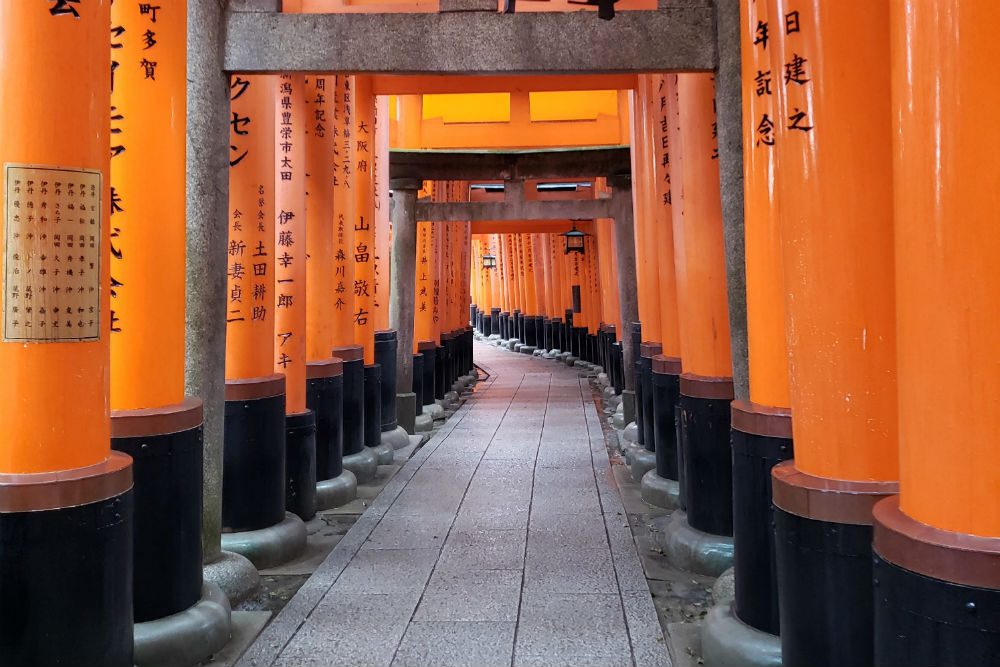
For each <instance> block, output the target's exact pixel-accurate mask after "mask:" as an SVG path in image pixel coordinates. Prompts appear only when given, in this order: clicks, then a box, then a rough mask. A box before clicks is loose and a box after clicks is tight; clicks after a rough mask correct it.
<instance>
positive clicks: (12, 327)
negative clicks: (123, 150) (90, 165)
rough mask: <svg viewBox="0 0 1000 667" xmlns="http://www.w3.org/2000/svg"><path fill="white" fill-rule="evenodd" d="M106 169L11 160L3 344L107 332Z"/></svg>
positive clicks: (78, 339)
mask: <svg viewBox="0 0 1000 667" xmlns="http://www.w3.org/2000/svg"><path fill="white" fill-rule="evenodd" d="M101 194H102V190H101V172H100V171H95V170H90V169H68V168H61V167H49V166H35V165H22V164H5V165H4V228H3V239H4V241H3V341H4V342H24V343H51V342H83V341H96V340H99V339H100V337H101V250H102V248H101V245H102V240H101V214H102V213H103V209H102V208H101V206H102V203H101Z"/></svg>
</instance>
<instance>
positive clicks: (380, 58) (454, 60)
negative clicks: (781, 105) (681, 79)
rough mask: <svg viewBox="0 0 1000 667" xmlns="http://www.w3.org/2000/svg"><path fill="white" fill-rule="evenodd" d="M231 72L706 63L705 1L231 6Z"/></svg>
mask: <svg viewBox="0 0 1000 667" xmlns="http://www.w3.org/2000/svg"><path fill="white" fill-rule="evenodd" d="M224 34H225V46H224V51H223V60H224V67H225V69H226V70H227V71H230V72H348V73H371V74H378V73H384V74H389V73H393V74H418V73H426V74H474V75H480V74H505V75H510V74H542V73H550V74H580V73H591V74H597V73H609V74H612V73H630V72H678V71H698V72H705V71H711V70H713V69H714V68H715V65H716V60H717V57H716V48H715V16H714V10H713V9H712V8H711V7H703V6H702V7H693V6H678V7H666V8H663V9H659V10H656V11H622V12H618V14H617V15H616V16H615V18H614V20H611V21H602V20H600V19H598V18H597V17H596V16H594V14H593V13H592V12H568V13H564V12H558V13H557V12H529V13H515V14H500V13H498V12H495V11H491V12H486V11H473V12H448V13H425V14H424V13H415V14H374V13H372V14H369V13H365V14H281V13H274V12H266V11H265V12H261V11H231V12H230V13H229V14H228V17H227V19H226V29H225V32H224Z"/></svg>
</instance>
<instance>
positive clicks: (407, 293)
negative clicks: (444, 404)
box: [389, 179, 420, 433]
mask: <svg viewBox="0 0 1000 667" xmlns="http://www.w3.org/2000/svg"><path fill="white" fill-rule="evenodd" d="M389 187H390V189H391V190H392V207H391V210H390V216H391V217H392V265H391V269H390V282H389V327H390V328H391V329H395V330H396V332H397V336H398V339H399V342H398V346H397V352H396V355H397V356H396V418H397V420H398V422H399V425H400V426H402V427H403V428H404V429H406V432H407V433H414V420H415V419H416V414H417V400H416V394H414V393H413V349H414V348H413V312H414V303H415V298H414V291H413V281H414V279H415V276H416V265H417V218H416V208H415V205H416V202H417V190H419V189H420V181H418V180H415V179H405V180H396V181H392V182H391V183H390V184H389Z"/></svg>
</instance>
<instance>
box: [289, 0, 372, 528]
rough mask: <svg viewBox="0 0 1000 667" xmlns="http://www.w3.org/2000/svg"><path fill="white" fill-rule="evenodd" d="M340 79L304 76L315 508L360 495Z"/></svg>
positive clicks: (308, 375) (308, 371)
mask: <svg viewBox="0 0 1000 667" xmlns="http://www.w3.org/2000/svg"><path fill="white" fill-rule="evenodd" d="M286 11H287V3H286ZM336 84H337V78H336V77H335V76H332V75H316V76H310V77H307V78H306V80H305V104H306V109H307V112H306V123H305V172H306V174H305V176H306V178H305V193H306V210H305V217H306V230H305V231H306V251H307V252H306V257H305V266H306V304H305V307H306V406H307V407H308V408H309V409H310V410H312V411H313V412H314V413H315V415H316V508H317V509H321V510H322V509H328V508H331V507H339V506H340V505H344V504H346V503H348V502H350V501H351V500H353V499H354V498H355V497H356V496H357V479H356V478H355V476H354V473H352V472H351V471H350V470H346V469H345V468H344V369H343V363H342V361H341V360H340V359H339V358H337V357H333V356H332V355H333V347H334V318H335V313H336V312H337V298H338V294H337V292H336V289H335V286H336V285H337V281H336V276H335V267H336V266H337V264H336V260H335V259H334V238H335V237H336V235H337V229H336V227H337V220H336V218H335V216H334V205H333V191H334V188H335V186H334V182H335V179H336V170H335V167H336V163H335V161H334V160H333V159H332V157H334V156H335V154H336V152H337V150H338V146H337V136H336V135H335V134H334V131H335V130H336V126H335V119H334V97H335V96H336V94H337V91H336Z"/></svg>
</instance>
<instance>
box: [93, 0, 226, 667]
mask: <svg viewBox="0 0 1000 667" xmlns="http://www.w3.org/2000/svg"><path fill="white" fill-rule="evenodd" d="M111 19H112V32H111V34H112V43H111V50H112V54H113V56H112V57H113V66H114V67H115V70H114V71H115V76H114V82H113V84H114V85H113V88H112V90H111V105H112V123H111V132H112V142H111V145H112V150H111V156H112V157H111V193H112V200H111V201H112V203H111V206H110V213H111V219H110V221H111V283H112V291H111V327H110V328H111V408H112V412H111V437H112V441H111V442H112V447H114V448H115V449H116V450H119V451H122V452H125V453H127V454H129V455H130V456H131V457H132V458H133V461H134V470H135V491H134V497H135V517H136V526H135V533H134V542H133V551H134V558H135V560H134V568H135V569H134V574H133V581H134V591H133V603H134V618H135V620H136V622H137V623H136V627H135V661H136V663H138V664H162V663H164V662H170V663H176V664H192V663H195V662H199V661H201V660H204V659H205V658H207V657H208V656H210V655H211V654H213V653H214V652H216V651H217V650H219V649H220V648H222V646H223V645H225V643H226V642H227V641H228V639H229V635H230V612H229V609H230V607H229V600H228V599H227V598H226V596H225V595H224V594H223V592H222V591H221V590H220V589H219V588H218V587H217V586H216V585H214V584H211V583H206V584H204V585H203V582H202V543H201V521H202V461H203V454H202V448H203V441H202V402H201V400H200V399H198V398H187V399H186V398H185V395H184V319H185V303H184V299H185V295H184V259H185V224H184V205H183V202H184V197H185V164H184V145H185V130H186V127H187V124H186V122H185V119H186V114H185V107H186V95H187V86H186V81H185V79H186V68H185V65H186V62H187V56H186V51H187V39H186V27H187V11H186V7H185V6H184V4H183V3H181V4H179V5H178V6H176V7H167V8H161V9H160V10H158V11H157V16H156V21H155V23H154V21H153V17H152V15H151V14H149V13H145V14H144V13H143V12H142V11H141V9H140V7H139V5H138V4H137V3H122V2H119V3H116V4H115V5H114V6H113V8H112V14H111ZM144 61H145V62H153V63H155V65H153V66H151V69H147V68H144V67H137V66H136V64H137V63H142V62H144ZM150 183H155V184H156V187H150Z"/></svg>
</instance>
